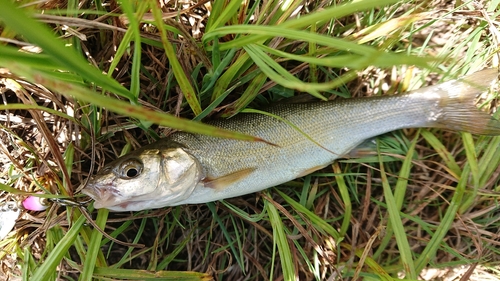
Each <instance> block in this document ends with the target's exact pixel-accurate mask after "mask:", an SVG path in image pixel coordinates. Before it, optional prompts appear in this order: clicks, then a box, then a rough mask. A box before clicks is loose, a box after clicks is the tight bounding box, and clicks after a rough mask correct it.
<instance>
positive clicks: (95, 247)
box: [80, 209, 109, 280]
mask: <svg viewBox="0 0 500 281" xmlns="http://www.w3.org/2000/svg"><path fill="white" fill-rule="evenodd" d="M108 213H109V210H107V209H100V210H99V212H98V213H97V218H96V220H95V223H96V224H97V226H98V227H99V228H100V229H105V228H106V222H107V219H108ZM101 239H102V233H101V232H100V231H99V230H97V229H94V230H92V235H91V236H90V242H89V245H88V249H87V254H86V256H85V261H84V262H83V270H82V275H81V276H80V280H92V276H93V273H94V268H95V267H96V264H97V259H98V257H99V256H100V257H101V259H100V261H99V266H101V267H103V266H105V265H106V264H105V263H104V264H103V262H104V256H103V254H102V252H101V250H100V246H101Z"/></svg>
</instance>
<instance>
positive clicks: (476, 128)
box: [430, 69, 500, 136]
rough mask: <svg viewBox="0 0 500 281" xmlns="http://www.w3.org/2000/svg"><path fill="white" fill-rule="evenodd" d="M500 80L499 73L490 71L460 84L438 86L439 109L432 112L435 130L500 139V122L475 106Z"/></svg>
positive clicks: (458, 81)
mask: <svg viewBox="0 0 500 281" xmlns="http://www.w3.org/2000/svg"><path fill="white" fill-rule="evenodd" d="M497 77H498V70H497V69H486V70H482V71H479V72H476V73H474V74H471V75H468V76H465V77H463V78H461V79H458V80H452V81H448V82H446V83H443V84H440V85H436V86H433V87H436V88H437V89H435V90H433V92H434V93H437V94H438V95H439V102H438V105H437V109H436V110H434V111H431V117H430V121H431V126H432V127H438V128H445V129H451V130H456V131H465V132H470V133H473V134H478V135H490V136H494V135H500V121H499V120H496V119H494V118H493V117H491V116H490V115H489V114H488V113H486V112H483V111H481V110H479V109H478V108H477V107H476V105H475V100H476V97H477V95H478V94H480V93H481V92H484V91H486V90H487V89H488V88H489V86H490V85H491V83H492V82H493V80H495V79H496V78H497Z"/></svg>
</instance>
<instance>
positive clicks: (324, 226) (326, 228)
mask: <svg viewBox="0 0 500 281" xmlns="http://www.w3.org/2000/svg"><path fill="white" fill-rule="evenodd" d="M275 191H276V192H277V193H278V194H279V195H280V196H281V197H283V199H285V201H286V202H287V203H288V204H290V206H292V207H293V208H294V209H295V210H296V211H297V212H300V213H302V214H304V215H305V216H306V217H307V218H308V219H309V220H310V221H311V223H312V224H313V225H314V226H315V227H316V228H317V229H318V230H320V231H322V232H324V233H326V234H329V235H330V236H331V237H333V239H335V241H336V242H337V243H340V241H341V238H342V236H341V235H340V234H339V232H338V231H337V230H336V229H335V228H333V227H332V226H331V225H330V224H329V223H328V222H326V221H325V220H324V219H322V218H320V217H319V216H318V215H316V214H315V213H313V212H311V211H310V210H308V209H307V208H306V207H304V206H303V205H301V204H300V203H299V202H297V201H295V200H293V199H292V198H290V197H289V196H287V195H286V194H285V193H283V192H281V191H279V190H278V189H275Z"/></svg>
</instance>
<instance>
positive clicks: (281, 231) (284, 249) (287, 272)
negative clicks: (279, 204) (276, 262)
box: [264, 194, 297, 281]
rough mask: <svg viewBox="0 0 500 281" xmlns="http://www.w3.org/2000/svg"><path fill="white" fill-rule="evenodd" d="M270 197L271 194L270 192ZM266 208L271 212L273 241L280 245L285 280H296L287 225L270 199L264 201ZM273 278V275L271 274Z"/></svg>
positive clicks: (279, 250) (270, 220)
mask: <svg viewBox="0 0 500 281" xmlns="http://www.w3.org/2000/svg"><path fill="white" fill-rule="evenodd" d="M268 196H269V197H270V195H269V194H268ZM264 202H265V203H264V208H265V210H266V211H267V213H268V214H269V222H270V223H271V226H272V228H273V242H274V243H275V244H276V245H277V246H278V253H279V256H280V262H281V264H282V265H281V266H282V271H283V278H284V280H290V281H291V280H296V279H297V277H296V276H295V266H294V263H293V256H292V253H291V251H290V245H289V244H288V238H287V235H286V233H285V225H284V224H283V221H282V220H281V217H280V215H279V213H278V210H277V209H276V207H275V206H274V205H273V204H271V203H270V202H269V201H267V200H265V201H264ZM269 278H270V279H272V276H269Z"/></svg>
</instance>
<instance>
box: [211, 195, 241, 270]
mask: <svg viewBox="0 0 500 281" xmlns="http://www.w3.org/2000/svg"><path fill="white" fill-rule="evenodd" d="M207 207H208V209H209V210H210V211H211V212H212V215H213V217H214V219H215V220H216V221H217V223H218V225H219V227H220V228H221V231H222V233H223V234H224V237H225V238H226V240H227V242H228V244H229V247H230V248H231V251H232V252H233V255H234V257H235V259H236V262H237V263H238V265H239V266H240V268H241V270H242V271H243V272H244V271H245V265H244V264H243V259H242V257H241V256H240V253H239V252H238V251H237V250H236V247H235V246H234V244H236V243H237V242H235V241H234V239H233V238H232V237H231V235H230V234H229V232H228V231H227V228H226V226H225V225H224V223H223V222H222V219H221V218H220V217H219V215H218V214H217V210H216V209H215V205H214V203H213V202H209V203H207Z"/></svg>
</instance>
